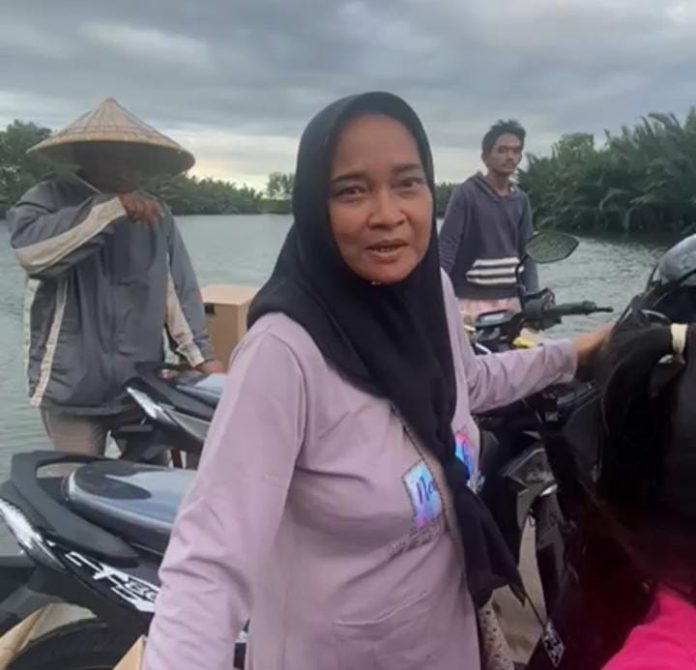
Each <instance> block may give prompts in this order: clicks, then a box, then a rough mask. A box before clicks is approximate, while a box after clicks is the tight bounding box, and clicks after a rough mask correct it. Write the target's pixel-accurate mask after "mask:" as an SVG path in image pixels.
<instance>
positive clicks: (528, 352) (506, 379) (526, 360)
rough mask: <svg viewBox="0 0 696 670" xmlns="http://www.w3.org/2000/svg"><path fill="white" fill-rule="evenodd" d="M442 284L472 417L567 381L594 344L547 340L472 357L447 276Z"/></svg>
mask: <svg viewBox="0 0 696 670" xmlns="http://www.w3.org/2000/svg"><path fill="white" fill-rule="evenodd" d="M442 281H443V288H444V294H445V303H446V308H447V312H448V319H449V322H450V324H454V325H453V326H452V325H451V326H450V327H451V328H452V327H453V328H454V330H455V332H456V342H453V343H452V344H453V346H457V347H458V348H459V350H460V351H461V355H462V359H463V363H464V370H465V375H466V382H467V385H468V390H469V403H470V409H471V412H472V413H473V414H477V413H481V412H486V411H488V410H491V409H495V408H496V407H505V406H506V405H510V404H512V403H513V402H516V401H517V400H521V399H522V398H526V397H527V396H530V395H532V394H534V393H537V392H538V391H541V390H542V389H544V388H546V387H547V386H550V385H551V384H557V383H562V382H568V381H570V380H571V379H573V377H574V376H575V372H576V370H577V366H578V352H581V355H582V357H585V356H586V355H589V347H590V346H593V343H590V342H589V340H588V341H587V342H586V343H584V341H582V339H581V338H582V337H583V336H580V338H579V340H581V344H580V345H578V343H577V342H573V341H572V340H559V341H555V342H554V341H546V342H545V343H544V345H543V346H539V347H535V348H534V349H524V350H522V349H520V350H517V351H509V352H505V353H501V354H486V355H482V356H477V355H475V354H474V350H473V347H472V346H471V341H470V339H469V334H468V333H467V332H466V330H465V329H464V323H463V321H462V319H461V318H460V317H459V309H458V305H457V300H456V298H455V296H454V290H453V289H452V283H451V282H450V280H449V278H448V277H446V276H443V278H442ZM585 337H587V336H585ZM586 348H588V352H586V351H585V349H586ZM455 355H456V353H455Z"/></svg>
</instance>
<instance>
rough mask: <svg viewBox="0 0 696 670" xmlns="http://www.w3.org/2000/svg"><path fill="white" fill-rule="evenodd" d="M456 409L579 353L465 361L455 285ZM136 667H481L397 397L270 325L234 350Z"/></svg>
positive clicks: (459, 583)
mask: <svg viewBox="0 0 696 670" xmlns="http://www.w3.org/2000/svg"><path fill="white" fill-rule="evenodd" d="M443 281H444V282H445V294H446V295H445V298H446V303H447V317H448V322H449V328H450V335H451V339H452V343H453V348H454V361H455V367H456V377H457V388H458V400H457V407H456V412H455V416H454V421H453V429H454V431H455V433H456V435H457V439H458V442H459V444H460V446H461V447H462V449H463V452H464V453H465V456H466V455H468V456H469V457H470V458H471V459H472V461H473V462H474V463H476V461H477V457H478V430H477V428H476V425H475V423H474V421H473V418H472V412H482V411H485V410H487V409H491V408H493V407H496V406H500V405H505V404H507V403H510V402H512V401H515V400H517V399H519V398H522V397H524V396H527V395H529V394H531V393H534V392H536V391H538V390H540V389H542V388H543V387H545V386H547V385H549V384H551V383H556V382H562V381H566V380H569V379H570V378H572V376H573V374H574V372H575V367H576V356H575V353H574V349H573V346H572V344H571V343H568V342H555V343H548V344H546V345H545V346H543V347H540V348H537V349H533V350H528V351H519V352H511V353H505V354H500V355H492V356H484V357H475V356H474V355H473V353H472V350H471V347H470V345H469V342H468V338H467V335H466V333H465V332H464V330H463V328H462V327H461V322H460V317H459V313H458V309H457V304H456V299H455V297H454V292H453V290H452V286H451V283H450V282H449V280H448V279H446V278H445V279H443ZM160 574H161V579H162V590H161V593H160V595H159V598H158V600H157V607H156V614H155V619H154V622H153V624H152V627H151V630H150V637H149V640H148V643H147V650H146V654H145V661H144V670H193V669H197V668H205V670H230V668H231V666H232V652H233V646H234V640H235V637H236V636H237V634H238V633H239V632H240V630H241V629H242V627H243V625H244V623H245V622H246V621H247V619H249V618H250V619H251V626H250V644H249V658H248V660H247V667H248V668H253V670H310V669H316V670H358V669H359V670H367V669H368V668H369V669H370V670H378V669H380V670H408V669H411V668H414V669H415V668H425V667H427V668H428V669H429V670H453V669H455V668H467V669H472V670H474V669H475V668H478V667H479V658H478V641H477V633H476V622H475V613H474V610H473V606H472V603H471V601H470V598H469V596H468V594H467V592H466V589H465V581H464V579H463V566H462V564H461V561H460V559H459V558H458V556H457V552H456V551H455V547H454V545H453V541H452V538H451V536H450V534H449V531H448V529H447V525H446V522H445V519H444V515H443V510H442V499H441V497H440V494H439V492H438V490H437V486H436V485H435V483H434V481H433V477H432V474H431V472H430V471H429V470H428V466H426V464H425V463H424V462H423V461H422V460H421V458H420V457H419V454H418V451H417V450H416V448H415V446H414V445H413V443H412V442H411V441H410V439H409V438H408V436H407V435H406V434H405V432H404V429H403V425H402V424H401V422H400V420H399V419H398V418H397V417H396V416H395V414H394V413H393V411H392V409H391V407H390V404H389V403H388V402H387V401H386V400H383V399H377V398H374V397H372V396H370V395H368V394H366V393H364V392H362V391H360V390H358V389H357V388H355V387H354V386H352V385H351V384H350V383H349V382H347V381H346V380H345V379H344V378H342V377H341V376H340V375H339V374H338V373H337V372H336V371H335V370H334V369H333V368H331V367H330V366H329V365H327V363H326V361H325V360H324V358H323V357H322V355H321V353H320V352H319V350H318V349H317V347H316V345H315V344H314V342H313V340H312V339H311V337H310V336H309V335H308V334H307V332H306V331H305V330H304V329H303V328H301V327H300V326H299V325H298V324H297V323H295V322H293V321H292V320H290V319H289V318H287V317H285V316H283V315H280V314H270V315H267V316H265V317H264V318H262V319H260V320H259V321H258V322H257V323H256V324H255V325H254V327H253V328H252V329H251V330H250V331H249V333H248V334H247V335H246V337H245V338H244V340H243V341H242V343H241V344H240V346H239V347H238V348H237V350H236V352H235V353H234V355H233V360H232V365H231V368H230V373H229V377H228V380H227V385H226V389H225V392H224V395H223V398H222V400H221V402H220V406H219V409H218V411H217V413H216V415H215V419H214V421H213V425H212V426H211V430H210V433H209V437H208V441H207V443H206V446H205V450H204V452H203V457H202V460H201V464H200V468H199V471H198V473H197V476H196V479H195V481H194V483H193V486H192V488H191V490H190V491H189V493H188V495H187V496H186V498H185V500H184V502H183V504H182V507H181V510H180V512H179V516H178V519H177V522H176V527H175V529H174V533H173V536H172V539H171V542H170V545H169V548H168V550H167V554H166V557H165V559H164V563H163V566H162V569H161V573H160Z"/></svg>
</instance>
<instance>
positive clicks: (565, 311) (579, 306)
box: [544, 300, 614, 318]
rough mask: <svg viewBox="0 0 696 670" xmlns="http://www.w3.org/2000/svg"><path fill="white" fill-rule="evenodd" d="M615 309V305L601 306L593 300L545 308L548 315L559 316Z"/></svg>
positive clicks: (584, 314) (580, 314)
mask: <svg viewBox="0 0 696 670" xmlns="http://www.w3.org/2000/svg"><path fill="white" fill-rule="evenodd" d="M613 311H614V308H613V307H599V306H598V305H597V303H595V302H592V301H591V300H583V301H582V302H567V303H562V304H560V305H553V306H551V307H549V308H548V309H547V310H544V312H545V314H546V315H548V316H550V317H559V318H560V317H564V316H587V315H589V314H596V313H598V312H613Z"/></svg>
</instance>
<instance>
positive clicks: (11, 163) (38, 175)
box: [0, 121, 51, 205]
mask: <svg viewBox="0 0 696 670" xmlns="http://www.w3.org/2000/svg"><path fill="white" fill-rule="evenodd" d="M50 134H51V131H50V130H49V129H48V128H42V127H41V126H37V125H36V124H35V123H24V122H22V121H14V122H13V123H11V124H10V125H9V126H7V128H5V130H3V131H0V204H2V203H3V202H4V204H5V205H12V204H13V203H15V202H16V201H17V200H19V198H20V197H21V196H22V194H23V193H24V192H25V191H27V190H28V189H29V188H30V187H31V186H33V185H34V184H35V183H36V182H38V181H41V180H42V179H45V178H46V177H48V176H49V175H50V174H51V169H50V167H49V166H48V165H47V164H46V163H43V162H42V161H40V160H38V159H36V158H31V157H29V156H27V149H29V147H32V146H34V145H35V144H37V143H38V142H40V141H41V140H44V139H46V138H47V137H48V136H49V135H50Z"/></svg>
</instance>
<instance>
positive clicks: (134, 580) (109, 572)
mask: <svg viewBox="0 0 696 670" xmlns="http://www.w3.org/2000/svg"><path fill="white" fill-rule="evenodd" d="M65 558H67V559H68V560H69V561H70V562H71V563H73V564H74V565H76V566H77V567H79V568H87V569H88V570H89V571H91V574H90V578H91V579H93V580H94V581H97V582H98V581H105V582H108V583H109V584H110V585H111V591H112V592H113V593H115V594H116V595H117V596H119V597H120V598H122V599H123V600H125V601H126V602H128V603H129V604H130V605H132V606H133V607H134V608H135V609H137V610H138V611H139V612H146V613H150V614H151V613H154V611H155V599H156V598H157V594H158V593H159V587H157V586H155V585H154V584H151V583H150V582H146V581H145V580H144V579H139V578H138V577H134V576H133V575H129V574H128V573H127V572H122V571H121V570H117V569H116V568H114V567H112V566H110V565H106V564H105V563H100V562H99V561H97V560H95V559H93V558H87V557H86V556H83V555H82V554H78V553H77V552H76V551H71V552H70V553H68V554H65Z"/></svg>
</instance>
